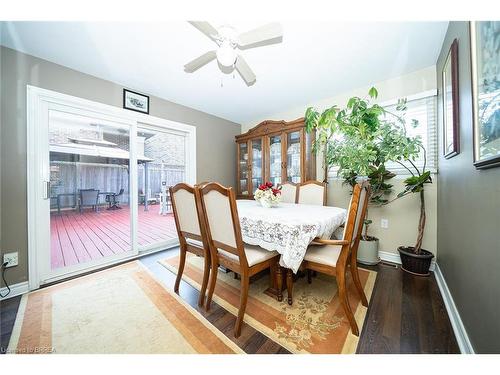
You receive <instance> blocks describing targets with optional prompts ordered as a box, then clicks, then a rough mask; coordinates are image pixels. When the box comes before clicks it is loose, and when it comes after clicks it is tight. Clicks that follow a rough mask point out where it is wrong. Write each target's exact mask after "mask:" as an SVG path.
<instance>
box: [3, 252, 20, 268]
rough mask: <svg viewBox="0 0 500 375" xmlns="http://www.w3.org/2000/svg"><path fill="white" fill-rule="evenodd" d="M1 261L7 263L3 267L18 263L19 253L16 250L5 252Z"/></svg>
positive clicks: (13, 265)
mask: <svg viewBox="0 0 500 375" xmlns="http://www.w3.org/2000/svg"><path fill="white" fill-rule="evenodd" d="M3 262H4V263H7V265H6V266H5V268H9V267H15V266H17V265H18V264H19V254H18V253H17V251H16V252H14V253H7V254H4V255H3Z"/></svg>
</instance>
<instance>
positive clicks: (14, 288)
mask: <svg viewBox="0 0 500 375" xmlns="http://www.w3.org/2000/svg"><path fill="white" fill-rule="evenodd" d="M7 291H8V289H7V288H2V289H1V292H2V293H1V294H2V295H5V294H7ZM28 292H29V285H28V282H27V281H24V282H22V283H18V284H14V285H10V293H9V295H7V296H5V297H4V298H0V300H4V299H9V298H12V297H15V296H19V295H21V294H24V293H28Z"/></svg>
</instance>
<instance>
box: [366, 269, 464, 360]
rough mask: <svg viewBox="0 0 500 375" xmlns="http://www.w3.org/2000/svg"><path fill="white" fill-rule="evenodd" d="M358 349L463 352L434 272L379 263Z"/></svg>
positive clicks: (370, 350)
mask: <svg viewBox="0 0 500 375" xmlns="http://www.w3.org/2000/svg"><path fill="white" fill-rule="evenodd" d="M373 269H375V270H376V271H377V272H378V275H377V280H376V281H375V288H374V290H373V294H372V298H371V301H370V305H369V307H368V313H367V315H366V320H365V324H364V326H363V330H362V332H361V335H360V340H359V344H358V348H357V353H360V354H371V353H379V354H384V353H405V354H411V353H427V354H432V353H459V352H460V351H459V348H458V344H457V341H456V339H455V335H454V333H453V328H452V326H451V323H450V320H449V318H448V314H447V312H446V307H445V305H444V302H443V299H442V297H441V293H440V292H439V287H438V285H437V282H436V279H435V277H434V274H433V273H432V274H431V276H430V277H418V276H413V275H410V274H408V273H406V272H403V271H402V270H401V269H400V268H399V267H397V268H396V267H394V266H393V265H387V264H379V265H377V266H376V267H373Z"/></svg>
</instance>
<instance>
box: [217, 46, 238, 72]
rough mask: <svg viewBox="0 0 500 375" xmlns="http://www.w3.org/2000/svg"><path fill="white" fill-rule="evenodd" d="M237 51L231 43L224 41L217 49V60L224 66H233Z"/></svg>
mask: <svg viewBox="0 0 500 375" xmlns="http://www.w3.org/2000/svg"><path fill="white" fill-rule="evenodd" d="M236 57H237V55H236V51H235V50H234V48H233V47H232V46H231V44H229V43H223V44H222V45H221V46H220V47H219V49H218V50H217V61H219V63H220V64H221V65H222V66H227V67H230V66H233V65H234V63H235V62H236Z"/></svg>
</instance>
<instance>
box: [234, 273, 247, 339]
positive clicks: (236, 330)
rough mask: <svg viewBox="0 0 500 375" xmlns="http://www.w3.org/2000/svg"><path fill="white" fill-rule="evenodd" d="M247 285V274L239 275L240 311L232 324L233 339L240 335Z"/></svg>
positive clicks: (245, 305)
mask: <svg viewBox="0 0 500 375" xmlns="http://www.w3.org/2000/svg"><path fill="white" fill-rule="evenodd" d="M249 285H250V278H249V277H248V274H241V292H240V293H241V294H240V309H239V310H238V318H237V319H236V323H235V324H234V337H240V335H241V324H242V323H243V317H244V316H245V310H246V308H247V301H248V288H249Z"/></svg>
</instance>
